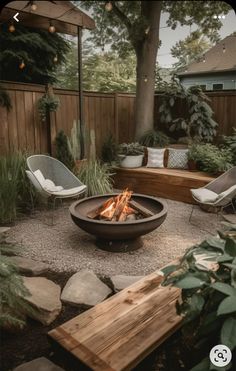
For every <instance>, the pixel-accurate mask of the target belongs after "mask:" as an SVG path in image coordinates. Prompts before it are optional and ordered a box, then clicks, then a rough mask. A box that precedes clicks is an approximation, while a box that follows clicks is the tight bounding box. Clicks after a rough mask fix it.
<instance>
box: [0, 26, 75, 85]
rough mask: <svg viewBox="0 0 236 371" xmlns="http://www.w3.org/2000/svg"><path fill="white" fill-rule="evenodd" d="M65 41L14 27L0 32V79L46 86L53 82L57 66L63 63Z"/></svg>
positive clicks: (57, 37)
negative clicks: (11, 30)
mask: <svg viewBox="0 0 236 371" xmlns="http://www.w3.org/2000/svg"><path fill="white" fill-rule="evenodd" d="M68 49H69V47H68V43H67V41H66V40H65V39H64V38H63V37H62V36H60V35H59V34H57V33H53V34H52V33H50V32H48V31H45V30H39V29H33V28H26V27H23V26H22V25H20V24H17V26H16V29H15V31H14V32H9V30H8V28H7V25H5V24H4V25H3V26H2V29H1V33H0V76H1V79H3V80H9V81H20V82H33V83H37V84H47V83H53V82H55V81H56V74H55V72H56V70H57V66H58V65H60V64H61V63H62V62H64V61H65V55H66V52H67V51H68Z"/></svg>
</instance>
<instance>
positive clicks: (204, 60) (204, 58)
mask: <svg viewBox="0 0 236 371" xmlns="http://www.w3.org/2000/svg"><path fill="white" fill-rule="evenodd" d="M202 61H203V63H205V62H206V57H205V54H204V55H203V60H202Z"/></svg>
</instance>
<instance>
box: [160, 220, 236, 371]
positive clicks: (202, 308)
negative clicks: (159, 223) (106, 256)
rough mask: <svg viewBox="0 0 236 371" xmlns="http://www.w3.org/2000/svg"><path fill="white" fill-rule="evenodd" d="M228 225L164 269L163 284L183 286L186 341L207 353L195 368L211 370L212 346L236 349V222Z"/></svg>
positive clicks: (180, 304)
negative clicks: (178, 261)
mask: <svg viewBox="0 0 236 371" xmlns="http://www.w3.org/2000/svg"><path fill="white" fill-rule="evenodd" d="M225 225H226V230H225V231H224V232H219V235H218V236H216V237H211V238H208V239H207V240H205V241H203V242H202V243H200V244H199V245H195V246H193V247H191V248H190V249H189V250H187V252H186V253H185V255H184V256H183V258H182V259H181V261H180V264H179V265H173V266H169V267H166V268H164V269H163V272H164V274H165V280H164V283H163V284H164V285H168V284H172V285H174V286H176V287H179V288H181V289H182V294H181V302H178V303H177V306H176V307H177V313H178V314H181V315H184V316H185V318H184V321H185V325H184V327H183V336H184V337H185V340H186V336H188V341H187V343H188V344H189V346H190V347H191V348H192V346H194V348H195V351H196V350H197V349H199V348H200V349H203V351H205V353H207V354H206V358H204V359H203V360H202V361H201V362H200V363H199V364H198V365H197V366H196V367H194V368H193V369H192V371H193V370H194V371H202V370H203V369H204V370H210V369H212V368H211V366H210V360H209V356H208V355H209V351H210V349H211V346H213V345H215V344H224V345H227V346H228V347H229V348H230V349H231V351H233V350H235V348H236V225H229V224H227V223H225ZM203 365H205V367H203ZM231 366H232V364H231V365H230V366H227V368H222V370H226V369H227V370H228V369H229V368H230V367H231Z"/></svg>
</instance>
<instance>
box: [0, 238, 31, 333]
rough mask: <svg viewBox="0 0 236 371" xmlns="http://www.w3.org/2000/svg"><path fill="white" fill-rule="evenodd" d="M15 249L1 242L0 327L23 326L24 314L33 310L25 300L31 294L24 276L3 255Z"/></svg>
mask: <svg viewBox="0 0 236 371" xmlns="http://www.w3.org/2000/svg"><path fill="white" fill-rule="evenodd" d="M13 250H14V247H12V246H11V245H6V244H1V243H0V302H1V311H0V328H2V327H4V328H9V327H11V326H16V327H23V326H24V324H25V321H24V314H25V313H26V312H32V308H31V306H30V305H28V304H26V301H25V300H24V298H25V297H27V296H29V292H28V290H27V289H26V287H25V286H24V284H23V280H22V277H21V276H20V275H19V273H18V271H17V268H16V266H15V265H13V264H12V262H11V261H10V259H9V258H8V257H7V256H4V255H3V254H6V253H8V251H10V252H12V251H13Z"/></svg>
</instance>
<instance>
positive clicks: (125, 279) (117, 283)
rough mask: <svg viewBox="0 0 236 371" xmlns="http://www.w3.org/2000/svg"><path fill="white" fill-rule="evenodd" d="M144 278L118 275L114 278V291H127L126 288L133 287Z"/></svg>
mask: <svg viewBox="0 0 236 371" xmlns="http://www.w3.org/2000/svg"><path fill="white" fill-rule="evenodd" d="M143 277H144V276H124V275H117V276H112V277H111V278H110V279H111V282H112V284H113V286H114V290H115V291H116V292H118V291H121V290H123V289H125V288H126V287H128V286H130V285H132V284H133V283H135V282H137V281H139V280H141V279H142V278H143Z"/></svg>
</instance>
